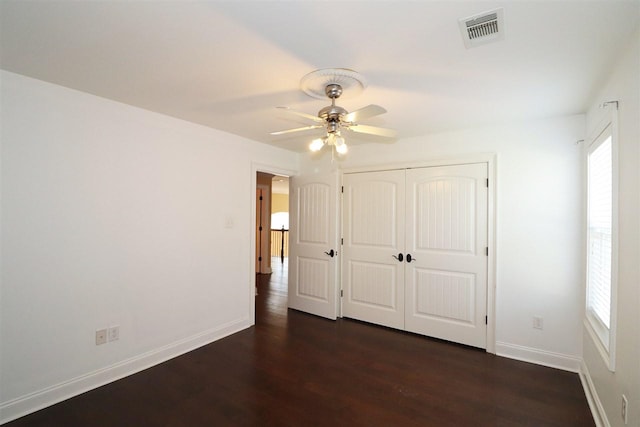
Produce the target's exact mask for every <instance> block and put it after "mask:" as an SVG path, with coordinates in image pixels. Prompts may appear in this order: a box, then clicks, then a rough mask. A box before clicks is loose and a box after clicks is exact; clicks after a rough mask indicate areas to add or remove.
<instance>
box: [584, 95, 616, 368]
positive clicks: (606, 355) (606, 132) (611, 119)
mask: <svg viewBox="0 0 640 427" xmlns="http://www.w3.org/2000/svg"><path fill="white" fill-rule="evenodd" d="M608 109H610V110H612V111H610V112H609V114H607V117H605V119H604V120H603V121H602V122H601V123H600V125H599V126H598V127H597V128H596V132H595V133H594V135H595V136H594V137H593V138H590V139H589V144H588V145H587V147H586V150H585V170H586V173H585V187H586V188H585V226H584V230H585V267H586V268H585V307H584V310H585V318H584V324H585V327H586V330H587V332H588V334H589V336H590V337H591V340H592V341H593V343H594V345H595V346H596V348H597V349H598V352H599V353H600V355H601V356H602V358H603V360H604V362H605V364H606V366H607V367H608V369H609V370H610V371H611V372H615V360H616V357H615V350H616V329H617V327H616V326H617V305H618V304H617V297H618V134H617V130H618V129H617V128H618V126H617V111H616V109H615V108H613V107H609V108H608ZM609 136H610V137H611V173H612V176H611V288H610V308H609V328H607V327H606V325H605V324H604V323H603V322H602V320H601V319H600V318H599V316H597V315H596V314H594V313H593V312H592V311H591V309H590V308H589V261H590V258H589V252H590V251H589V249H590V248H589V245H590V236H589V233H590V230H589V219H590V218H589V196H590V188H589V186H590V182H589V156H590V155H591V154H592V153H593V152H594V151H595V150H596V149H598V148H599V147H600V146H601V145H602V144H603V143H604V142H605V141H606V140H607V139H608V138H609Z"/></svg>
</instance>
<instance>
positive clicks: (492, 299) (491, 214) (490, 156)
mask: <svg viewBox="0 0 640 427" xmlns="http://www.w3.org/2000/svg"><path fill="white" fill-rule="evenodd" d="M470 163H486V164H487V173H488V177H489V191H488V200H487V244H488V245H489V256H488V259H487V317H488V319H487V348H486V351H487V353H492V354H496V292H497V276H496V271H497V270H496V269H497V255H498V248H497V235H496V232H497V229H496V224H497V206H498V205H497V202H498V201H497V190H498V186H497V182H498V180H497V178H498V154H497V153H477V154H470V155H460V156H448V157H438V158H433V159H425V160H422V161H419V162H410V163H390V164H377V165H376V164H373V165H369V166H358V167H352V168H345V169H341V170H340V185H341V186H342V185H343V183H344V181H343V176H344V174H346V173H358V172H377V171H385V170H394V169H415V168H425V167H437V166H453V165H464V164H470ZM343 209H344V206H343V204H342V198H341V201H340V218H342V215H343ZM340 230H341V231H342V223H340ZM339 287H340V289H342V281H340V286H339ZM339 309H340V311H339V313H340V317H342V304H340V307H339Z"/></svg>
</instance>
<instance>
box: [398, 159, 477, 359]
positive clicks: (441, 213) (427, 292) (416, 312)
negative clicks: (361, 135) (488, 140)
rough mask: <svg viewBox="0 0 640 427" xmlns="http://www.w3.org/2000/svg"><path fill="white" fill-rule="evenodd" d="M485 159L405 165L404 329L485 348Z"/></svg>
mask: <svg viewBox="0 0 640 427" xmlns="http://www.w3.org/2000/svg"><path fill="white" fill-rule="evenodd" d="M486 180H487V165H486V164H485V163H481V164H470V165H457V166H443V167H430V168H421V169H410V170H407V191H406V194H407V196H406V197H407V199H406V203H407V212H408V216H407V223H406V252H407V254H409V256H410V257H411V258H410V259H411V261H410V262H409V257H408V256H406V257H405V260H406V261H407V262H406V263H405V266H406V278H405V283H406V307H405V310H406V317H405V326H406V330H408V331H411V332H417V333H420V334H423V335H428V336H432V337H436V338H441V339H445V340H448V341H454V342H458V343H462V344H467V345H471V346H475V347H481V348H486V336H487V326H486V323H485V316H486V307H487V256H486V253H485V249H486V246H487V197H488V189H487V186H486Z"/></svg>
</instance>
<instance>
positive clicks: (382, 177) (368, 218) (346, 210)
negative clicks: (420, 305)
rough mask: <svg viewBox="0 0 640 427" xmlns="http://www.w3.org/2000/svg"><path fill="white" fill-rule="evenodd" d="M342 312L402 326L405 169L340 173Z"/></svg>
mask: <svg viewBox="0 0 640 427" xmlns="http://www.w3.org/2000/svg"><path fill="white" fill-rule="evenodd" d="M343 184H344V193H343V239H344V241H343V246H342V251H343V256H344V258H343V264H342V289H343V291H344V295H343V298H342V313H343V316H344V317H349V318H353V319H358V320H363V321H367V322H371V323H376V324H379V325H384V326H389V327H393V328H398V329H404V302H405V297H404V269H405V263H404V261H403V259H404V256H400V254H402V253H403V251H404V241H405V236H404V230H405V224H404V221H405V211H404V210H405V188H404V186H405V171H404V170H396V171H381V172H365V173H353V174H345V175H344V177H343Z"/></svg>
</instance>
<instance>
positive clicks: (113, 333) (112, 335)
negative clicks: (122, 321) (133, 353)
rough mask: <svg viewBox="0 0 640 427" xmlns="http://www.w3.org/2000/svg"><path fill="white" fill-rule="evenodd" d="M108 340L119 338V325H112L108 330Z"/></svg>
mask: <svg viewBox="0 0 640 427" xmlns="http://www.w3.org/2000/svg"><path fill="white" fill-rule="evenodd" d="M108 339H109V342H111V341H117V340H118V339H120V325H116V326H112V327H110V328H109V331H108Z"/></svg>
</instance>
